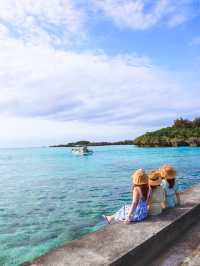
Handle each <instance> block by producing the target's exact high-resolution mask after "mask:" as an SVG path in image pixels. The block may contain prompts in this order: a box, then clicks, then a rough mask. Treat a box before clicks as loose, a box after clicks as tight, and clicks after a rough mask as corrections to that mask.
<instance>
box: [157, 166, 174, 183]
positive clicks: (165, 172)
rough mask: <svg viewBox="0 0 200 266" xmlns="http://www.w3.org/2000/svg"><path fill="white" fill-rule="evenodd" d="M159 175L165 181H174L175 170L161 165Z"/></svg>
mask: <svg viewBox="0 0 200 266" xmlns="http://www.w3.org/2000/svg"><path fill="white" fill-rule="evenodd" d="M160 175H161V177H162V178H165V179H167V180H169V179H174V178H175V177H176V170H175V169H174V168H173V167H172V166H171V165H163V166H162V167H161V168H160Z"/></svg>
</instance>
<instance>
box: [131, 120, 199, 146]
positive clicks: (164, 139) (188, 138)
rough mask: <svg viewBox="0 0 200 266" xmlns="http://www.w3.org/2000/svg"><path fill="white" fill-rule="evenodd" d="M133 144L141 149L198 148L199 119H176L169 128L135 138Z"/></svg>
mask: <svg viewBox="0 0 200 266" xmlns="http://www.w3.org/2000/svg"><path fill="white" fill-rule="evenodd" d="M134 144H135V145H138V146H141V147H177V146H200V118H196V119H194V120H193V121H191V120H188V119H183V118H179V119H176V120H175V121H174V124H173V125H172V126H171V127H167V128H162V129H160V130H157V131H154V132H147V133H146V134H144V135H142V136H140V137H138V138H136V139H135V140H134Z"/></svg>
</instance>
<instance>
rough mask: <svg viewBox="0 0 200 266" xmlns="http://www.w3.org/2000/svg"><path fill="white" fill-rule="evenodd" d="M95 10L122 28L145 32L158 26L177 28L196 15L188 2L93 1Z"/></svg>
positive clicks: (181, 0) (190, 2)
mask: <svg viewBox="0 0 200 266" xmlns="http://www.w3.org/2000/svg"><path fill="white" fill-rule="evenodd" d="M92 2H93V4H94V6H95V8H96V9H97V10H100V11H102V12H103V14H104V15H105V16H107V17H109V18H111V19H112V20H113V22H114V23H115V24H116V25H117V26H119V27H121V28H124V27H127V28H131V29H139V30H144V29H148V28H151V27H153V26H155V25H157V24H160V23H161V24H167V25H169V26H176V25H179V24H182V23H183V22H185V21H187V20H189V19H191V17H193V15H194V10H192V2H193V1H187V0H180V1H172V0H159V1H149V0H135V1H133V0H92Z"/></svg>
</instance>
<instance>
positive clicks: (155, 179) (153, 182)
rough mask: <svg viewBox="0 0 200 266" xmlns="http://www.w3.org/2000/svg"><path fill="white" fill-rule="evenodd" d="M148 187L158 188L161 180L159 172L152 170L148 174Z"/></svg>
mask: <svg viewBox="0 0 200 266" xmlns="http://www.w3.org/2000/svg"><path fill="white" fill-rule="evenodd" d="M148 177H149V186H160V184H161V182H162V178H161V175H160V172H159V171H156V170H152V171H150V172H149V173H148Z"/></svg>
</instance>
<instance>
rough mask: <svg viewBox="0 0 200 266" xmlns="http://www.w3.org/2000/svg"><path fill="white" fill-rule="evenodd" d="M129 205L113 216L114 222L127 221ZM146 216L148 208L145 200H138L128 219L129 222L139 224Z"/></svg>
mask: <svg viewBox="0 0 200 266" xmlns="http://www.w3.org/2000/svg"><path fill="white" fill-rule="evenodd" d="M130 207H131V205H124V206H123V207H122V208H121V209H119V211H117V212H116V213H115V214H114V219H115V220H116V221H124V220H127V219H128V211H129V209H130ZM147 216H148V208H147V202H146V200H143V199H139V201H138V204H137V207H136V209H135V210H134V211H133V214H132V215H131V216H130V217H129V221H130V222H140V221H142V220H144V219H145V218H146V217H147Z"/></svg>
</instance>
